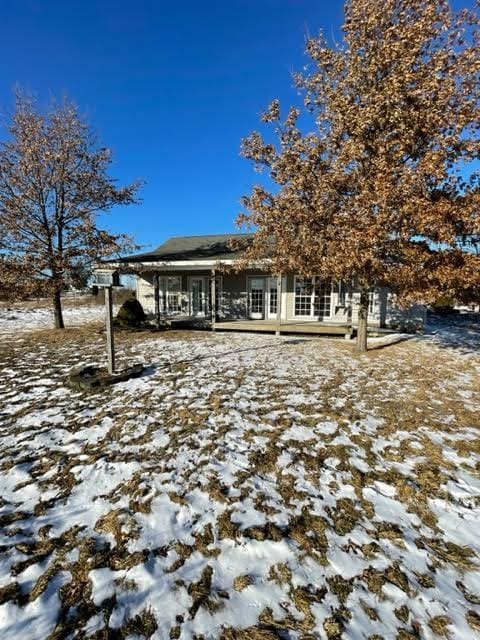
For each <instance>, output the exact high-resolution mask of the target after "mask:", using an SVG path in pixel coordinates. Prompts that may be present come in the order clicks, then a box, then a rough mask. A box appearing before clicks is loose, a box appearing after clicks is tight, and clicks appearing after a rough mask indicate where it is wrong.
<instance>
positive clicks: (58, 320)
mask: <svg viewBox="0 0 480 640" xmlns="http://www.w3.org/2000/svg"><path fill="white" fill-rule="evenodd" d="M53 318H54V323H55V329H65V325H64V323H63V312H62V297H61V295H60V291H59V290H56V291H54V293H53Z"/></svg>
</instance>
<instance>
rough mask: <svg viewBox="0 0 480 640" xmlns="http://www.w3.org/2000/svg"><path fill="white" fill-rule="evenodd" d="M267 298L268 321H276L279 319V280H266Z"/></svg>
mask: <svg viewBox="0 0 480 640" xmlns="http://www.w3.org/2000/svg"><path fill="white" fill-rule="evenodd" d="M265 280H266V285H267V287H266V291H267V296H266V300H265V303H266V304H265V315H266V316H267V318H268V320H275V319H276V317H277V308H278V307H277V305H278V299H277V298H278V293H277V278H265Z"/></svg>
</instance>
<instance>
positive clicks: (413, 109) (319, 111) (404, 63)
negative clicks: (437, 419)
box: [238, 0, 480, 351]
mask: <svg viewBox="0 0 480 640" xmlns="http://www.w3.org/2000/svg"><path fill="white" fill-rule="evenodd" d="M478 36H479V18H478V12H477V11H475V10H472V11H468V10H466V9H465V10H462V11H460V12H457V13H455V12H454V11H453V10H452V8H451V7H450V4H449V2H448V1H447V0H347V2H346V4H345V24H344V26H343V42H342V43H341V44H340V45H339V46H335V47H331V46H329V44H328V43H327V41H326V39H325V38H324V37H323V36H319V37H318V38H313V39H310V40H309V41H308V44H307V53H308V55H309V57H310V65H309V66H308V67H306V71H305V72H304V73H303V74H297V75H295V82H296V85H297V87H298V88H299V89H300V90H301V91H303V92H304V97H305V100H304V109H303V110H300V109H296V108H293V109H291V110H290V112H289V113H288V115H287V116H286V117H285V118H284V119H282V117H281V110H280V104H279V101H278V100H275V101H274V102H273V103H272V104H271V105H270V107H269V109H268V110H267V112H266V113H265V114H264V116H263V121H264V122H267V123H273V127H274V133H275V137H274V141H273V142H271V141H270V140H269V139H266V138H264V137H263V136H262V135H261V134H260V133H258V132H254V133H252V134H251V135H250V136H249V137H248V138H247V139H246V140H245V141H244V143H243V155H244V156H245V157H247V158H248V159H250V160H252V161H253V162H254V163H255V165H256V167H257V168H258V169H260V170H262V169H263V170H265V171H266V172H267V173H268V176H269V179H270V184H271V182H272V181H273V183H274V187H273V188H271V187H267V186H265V185H259V186H256V187H255V188H254V189H253V192H252V193H251V194H250V195H249V196H247V197H245V198H244V201H243V202H244V205H245V209H246V210H245V212H243V213H242V214H241V215H240V217H239V219H238V222H239V224H240V225H247V226H251V227H253V229H254V230H255V237H254V241H253V243H252V244H251V246H250V247H249V248H248V249H247V251H246V254H245V262H251V261H255V262H260V261H262V260H265V258H266V257H268V265H269V268H272V269H274V270H275V271H276V272H278V273H282V272H283V273H284V272H285V271H288V270H295V271H297V272H300V273H301V274H302V275H305V276H311V275H314V274H317V275H319V276H321V277H323V278H326V279H327V278H328V279H330V278H334V279H336V280H339V281H340V280H343V281H347V282H354V283H355V286H356V287H358V289H359V290H360V300H359V322H358V339H357V348H358V350H360V351H364V350H366V348H367V316H368V300H369V291H370V290H371V289H372V288H373V287H376V286H390V287H393V288H394V290H395V291H396V292H397V294H398V295H399V296H400V299H402V298H403V300H404V301H407V300H414V299H416V300H420V299H421V300H425V301H426V300H428V299H429V297H434V296H435V295H438V292H439V291H444V290H448V291H449V292H450V293H452V292H454V293H456V294H457V297H458V296H459V295H460V294H462V293H463V294H466V292H468V291H473V290H476V289H478V285H479V284H480V281H479V279H480V264H479V259H478V256H477V255H476V254H475V252H474V251H472V250H471V249H472V246H473V243H474V242H475V241H476V239H478V237H479V229H480V227H479V197H478V194H479V190H478V184H479V183H478V173H476V172H475V171H474V169H473V168H472V166H473V165H472V164H471V161H472V160H475V159H476V158H478V157H479V155H480V153H479V138H478V131H479V123H480V117H479V115H480V113H479V96H480V90H479V72H480V47H479V37H478ZM307 122H313V127H312V130H311V132H306V129H307V126H308V124H307ZM300 123H301V124H300ZM310 126H311V125H310Z"/></svg>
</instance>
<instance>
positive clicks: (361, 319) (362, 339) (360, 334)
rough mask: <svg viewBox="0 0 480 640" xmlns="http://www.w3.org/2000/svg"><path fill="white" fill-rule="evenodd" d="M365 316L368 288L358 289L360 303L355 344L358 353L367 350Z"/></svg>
mask: <svg viewBox="0 0 480 640" xmlns="http://www.w3.org/2000/svg"><path fill="white" fill-rule="evenodd" d="M367 318H368V289H363V288H362V289H361V291H360V305H359V307H358V329H357V346H356V351H357V352H358V353H365V351H366V350H367Z"/></svg>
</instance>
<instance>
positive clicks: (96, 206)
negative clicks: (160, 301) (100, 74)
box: [0, 96, 140, 328]
mask: <svg viewBox="0 0 480 640" xmlns="http://www.w3.org/2000/svg"><path fill="white" fill-rule="evenodd" d="M111 162H112V153H111V151H110V150H109V149H107V148H105V147H101V146H99V145H98V142H97V140H96V138H95V136H94V134H93V132H92V130H91V128H90V126H89V125H88V123H87V122H86V121H85V120H84V119H83V118H82V117H81V115H80V113H79V111H78V108H77V107H76V106H75V105H74V104H73V103H72V102H71V101H69V100H67V99H65V100H63V101H62V102H60V103H58V104H55V103H54V104H52V105H51V107H50V109H49V110H48V111H47V112H46V113H44V112H42V111H41V110H40V109H39V108H38V106H37V104H36V103H35V101H33V100H32V99H30V98H26V97H24V96H18V97H17V103H16V110H15V113H14V115H13V117H12V119H11V122H10V123H9V124H8V127H7V139H6V140H5V141H4V142H2V144H1V146H0V281H1V282H2V293H3V295H4V296H9V297H18V296H25V295H28V294H31V293H37V294H39V293H41V294H43V295H48V296H51V297H52V300H53V305H54V314H55V326H56V327H57V328H63V318H62V308H61V292H62V291H63V290H64V289H65V287H67V286H68V285H73V286H75V285H77V284H78V283H80V282H85V273H86V271H88V269H89V266H90V265H91V263H92V262H94V261H97V260H99V259H101V258H103V257H106V256H111V255H114V254H116V253H118V252H119V251H121V250H124V249H125V248H128V247H130V246H132V241H131V239H130V238H128V237H127V236H125V235H122V234H112V233H110V232H108V231H106V230H104V229H101V228H100V227H99V226H98V215H99V214H100V213H102V212H106V211H109V210H110V209H112V208H113V207H115V206H117V205H128V204H132V203H135V202H136V201H137V193H138V189H139V187H140V182H138V181H137V182H134V183H132V184H130V185H128V186H125V187H118V186H117V185H116V182H115V180H114V179H113V178H111V177H110V175H109V173H108V171H109V168H110V165H111Z"/></svg>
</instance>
